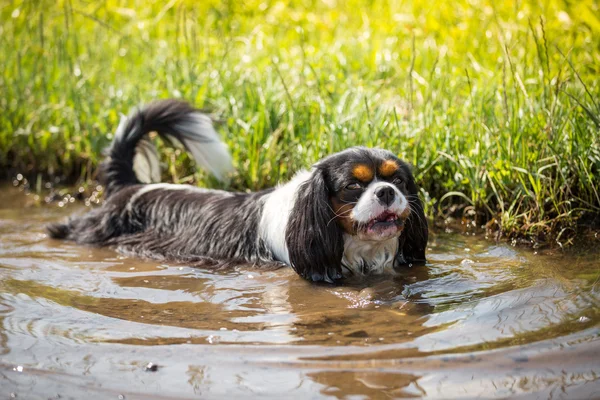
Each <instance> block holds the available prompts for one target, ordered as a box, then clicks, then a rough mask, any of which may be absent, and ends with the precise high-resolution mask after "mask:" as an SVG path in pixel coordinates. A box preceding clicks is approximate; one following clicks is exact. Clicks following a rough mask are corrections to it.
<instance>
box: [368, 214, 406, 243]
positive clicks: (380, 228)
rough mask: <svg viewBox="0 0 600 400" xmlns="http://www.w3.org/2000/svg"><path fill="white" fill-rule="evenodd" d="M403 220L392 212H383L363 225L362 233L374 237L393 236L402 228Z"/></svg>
mask: <svg viewBox="0 0 600 400" xmlns="http://www.w3.org/2000/svg"><path fill="white" fill-rule="evenodd" d="M404 220H405V218H403V217H402V216H400V215H398V214H396V213H394V212H392V211H384V212H382V213H381V214H379V215H378V216H377V217H375V218H373V219H371V220H369V222H367V223H366V224H365V225H364V233H366V234H367V235H369V236H374V237H389V236H393V235H395V234H397V233H398V232H399V231H401V230H402V229H403V228H404Z"/></svg>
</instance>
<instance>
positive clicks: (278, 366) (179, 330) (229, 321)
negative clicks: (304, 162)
mask: <svg viewBox="0 0 600 400" xmlns="http://www.w3.org/2000/svg"><path fill="white" fill-rule="evenodd" d="M0 193H2V194H0V382H1V383H2V384H1V385H0V386H2V388H5V387H6V388H8V389H6V390H9V391H13V392H15V393H20V394H21V397H22V398H44V399H45V398H47V397H48V396H46V394H47V393H57V394H62V395H72V396H74V397H79V395H82V394H83V393H85V395H86V397H88V398H106V397H107V396H109V397H110V396H113V395H114V396H115V398H116V396H118V395H119V394H123V395H127V396H128V398H130V397H133V398H135V396H138V395H139V396H141V397H143V398H182V397H183V398H186V397H195V396H198V395H200V396H202V397H206V398H211V397H221V396H234V397H235V396H248V395H250V394H252V395H269V396H273V397H280V396H295V397H306V396H311V397H315V396H316V397H318V396H322V397H333V398H346V397H348V396H351V395H356V396H359V397H361V396H362V397H374V398H379V397H413V396H416V397H421V396H428V397H434V398H435V397H438V398H451V397H457V398H464V397H465V396H466V395H467V394H468V395H469V396H473V397H476V396H484V397H507V396H516V395H521V394H532V395H535V396H541V397H548V396H557V395H560V396H567V397H569V396H571V395H572V396H575V397H588V396H592V397H594V394H595V395H600V392H599V390H600V389H599V382H600V380H599V379H598V376H597V375H598V372H599V371H600V366H599V364H598V361H597V360H598V359H600V354H599V353H600V350H599V349H600V346H598V340H599V333H600V332H599V328H598V323H599V322H600V311H599V310H600V307H599V305H600V304H599V302H600V293H599V290H598V284H597V282H598V279H599V277H600V271H599V267H598V263H597V255H594V254H589V253H588V254H578V255H577V257H573V256H571V255H569V256H563V255H561V254H557V253H552V254H537V255H535V254H533V253H532V252H530V251H526V250H518V249H515V248H512V247H510V246H506V245H503V244H498V245H496V244H493V243H490V242H487V241H485V240H482V239H481V238H474V237H466V236H460V235H439V236H436V237H434V238H433V240H432V243H431V250H430V252H429V254H430V256H429V259H430V263H429V265H428V266H426V267H423V268H414V269H406V270H404V271H402V272H401V273H399V274H397V275H395V276H385V277H373V278H371V279H369V280H368V281H367V282H361V281H349V282H347V283H346V284H345V285H343V286H328V285H312V284H309V283H307V282H304V281H303V280H301V279H299V278H298V277H297V276H296V274H295V273H293V272H292V271H291V270H289V269H282V270H278V271H269V272H260V271H256V270H255V269H252V268H239V269H237V270H234V271H227V272H210V271H206V270H198V269H193V268H190V267H188V266H186V265H176V264H164V263H160V262H155V261H144V260H139V259H135V258H129V257H124V256H122V255H119V254H117V253H115V252H113V251H112V250H110V249H92V248H84V247H80V246H75V245H72V244H68V243H63V242H56V241H51V240H48V239H47V238H46V237H45V235H44V233H43V224H44V223H46V222H49V221H53V220H56V219H58V218H61V217H62V216H63V215H65V214H69V213H72V212H73V211H74V208H73V207H74V206H72V205H70V206H69V207H70V209H67V210H58V209H56V208H52V207H35V206H32V205H31V204H30V207H29V208H27V207H28V202H27V201H23V200H20V201H17V200H15V198H16V199H18V196H21V197H22V196H23V195H22V194H15V193H13V192H8V191H2V192H0ZM3 196H9V197H10V199H8V198H7V199H6V201H3ZM75 207H77V206H76V205H75ZM148 362H154V363H156V364H158V365H159V369H158V371H157V372H154V373H148V372H145V371H144V366H145V365H146V364H147V363H148ZM18 365H20V366H22V367H23V371H21V372H19V371H18V370H16V369H15V367H16V366H18Z"/></svg>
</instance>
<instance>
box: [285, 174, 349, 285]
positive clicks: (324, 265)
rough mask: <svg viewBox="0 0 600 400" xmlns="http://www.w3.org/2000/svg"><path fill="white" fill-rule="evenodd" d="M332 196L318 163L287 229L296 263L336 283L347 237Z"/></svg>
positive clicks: (311, 276)
mask: <svg viewBox="0 0 600 400" xmlns="http://www.w3.org/2000/svg"><path fill="white" fill-rule="evenodd" d="M329 196H330V193H329V190H328V187H327V184H326V182H325V177H324V171H323V170H322V169H320V168H319V167H316V169H315V170H314V172H313V173H312V175H311V177H310V179H309V180H307V181H306V182H304V183H303V184H302V185H300V186H299V188H298V192H297V193H296V199H295V202H294V206H293V208H292V212H291V214H290V218H289V220H288V224H287V228H286V232H285V242H286V245H287V248H288V253H289V257H290V263H291V264H292V267H293V268H294V270H295V271H296V272H297V273H298V274H299V275H300V276H302V277H303V278H305V279H308V280H310V281H315V282H317V281H325V282H329V283H333V282H334V281H336V280H339V279H341V278H342V267H341V263H342V256H343V253H344V238H343V235H342V230H341V228H340V227H339V226H338V224H337V223H336V221H335V214H334V212H333V208H332V207H331V204H330V201H329Z"/></svg>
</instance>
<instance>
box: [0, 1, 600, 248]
mask: <svg viewBox="0 0 600 400" xmlns="http://www.w3.org/2000/svg"><path fill="white" fill-rule="evenodd" d="M0 7H1V10H0V14H1V21H2V22H1V27H0V30H1V32H0V33H1V34H0V52H1V54H2V55H3V56H2V57H0V69H1V70H2V75H1V77H0V89H1V91H2V93H3V95H2V96H1V97H0V106H1V109H2V112H1V113H0V168H3V169H7V168H14V169H16V170H19V171H21V172H23V173H24V174H26V175H35V174H36V173H44V174H49V175H54V174H56V175H65V176H69V177H72V178H78V179H81V180H86V179H92V178H93V172H94V169H95V166H96V165H97V163H98V161H99V158H100V152H101V149H102V148H103V147H104V146H105V145H106V144H107V143H108V142H109V140H110V137H111V132H112V131H113V130H114V128H115V127H116V125H117V122H118V118H119V113H127V112H128V111H129V110H130V109H131V108H132V107H133V106H135V105H138V104H140V103H144V102H147V101H149V100H151V99H155V98H165V97H172V96H176V97H182V98H185V99H188V100H190V101H191V102H193V103H194V104H195V105H197V106H199V107H205V108H208V109H210V110H212V111H213V112H214V113H215V114H216V115H217V116H218V117H220V118H221V119H222V121H223V123H222V124H221V126H220V131H221V132H222V134H223V136H224V137H225V139H226V140H227V142H228V143H229V145H230V147H231V149H232V150H233V154H234V158H235V162H236V163H237V167H238V170H239V175H238V176H237V177H236V179H235V180H234V183H233V186H234V187H236V188H251V189H258V188H262V187H265V186H270V185H273V184H274V183H276V182H277V181H278V180H280V179H286V178H288V177H289V176H290V175H291V174H293V173H294V171H296V170H297V169H299V168H302V167H306V166H308V165H310V164H311V163H312V162H314V161H315V160H317V159H319V158H320V157H322V156H324V155H326V154H329V153H331V152H334V151H338V150H341V149H344V148H346V147H348V146H351V145H357V144H361V145H367V146H379V147H385V148H388V149H390V150H392V151H395V152H396V153H398V154H399V155H400V156H401V157H403V158H405V159H406V160H408V161H409V162H411V163H412V164H413V165H414V166H415V172H416V176H417V179H418V181H419V183H420V185H421V187H422V188H423V193H422V194H423V198H424V199H425V200H426V202H427V204H428V211H429V213H430V214H434V213H435V212H436V211H442V212H454V214H455V215H459V216H465V217H467V218H469V219H475V220H477V223H478V224H481V223H484V222H487V223H488V227H489V228H490V229H498V228H501V229H502V232H503V234H504V235H505V236H509V237H510V236H512V237H514V236H520V237H530V238H536V239H538V240H545V241H558V242H560V243H567V242H568V241H569V240H570V239H571V238H572V237H573V236H574V234H575V231H576V227H577V221H578V220H579V221H580V222H581V221H587V222H589V221H592V220H593V219H594V218H596V219H597V218H598V215H600V184H599V182H600V178H599V177H600V139H599V136H600V135H599V133H598V132H599V129H600V95H599V94H600V78H599V77H600V19H599V18H598V15H600V9H599V8H598V7H599V6H598V3H596V2H593V1H578V2H569V3H565V2H563V1H559V0H547V1H545V2H543V4H538V2H533V1H524V2H523V1H521V2H516V3H514V2H506V3H498V2H489V3H488V2H484V1H479V0H477V1H464V0H457V1H454V2H441V1H440V2H436V1H434V2H431V1H415V2H409V1H407V2H392V1H382V0H372V1H359V0H349V1H335V0H333V1H329V0H328V1H322V2H320V1H310V0H300V1H290V0H284V1H278V2H275V1H265V2H263V1H253V0H249V1H245V2H237V1H226V2H221V1H203V2H194V1H185V0H179V1H178V0H173V1H153V2H147V1H137V2H135V1H134V2H125V1H121V2H118V1H99V2H87V1H82V0H71V1H63V2H55V1H19V2H4V3H3V4H2V5H1V6H0ZM167 157H168V158H170V159H177V160H178V161H185V157H184V156H181V155H178V154H176V153H167ZM176 164H177V165H179V166H178V167H177V168H171V169H170V171H169V173H170V175H173V176H175V177H176V178H179V179H184V180H188V179H190V177H189V176H188V175H189V174H191V173H192V171H193V169H192V168H191V166H190V165H189V163H187V162H182V163H176ZM194 178H195V180H197V181H200V182H202V183H204V184H207V183H208V184H211V182H207V179H208V178H207V177H206V176H204V175H203V174H202V173H201V172H200V173H195V175H194ZM212 184H214V182H213V183H212Z"/></svg>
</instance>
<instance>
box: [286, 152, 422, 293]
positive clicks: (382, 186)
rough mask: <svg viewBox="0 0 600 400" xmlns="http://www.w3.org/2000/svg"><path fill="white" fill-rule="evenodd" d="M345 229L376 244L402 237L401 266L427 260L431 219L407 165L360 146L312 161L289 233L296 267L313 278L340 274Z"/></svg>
mask: <svg viewBox="0 0 600 400" xmlns="http://www.w3.org/2000/svg"><path fill="white" fill-rule="evenodd" d="M344 233H346V234H348V235H351V236H355V237H357V238H358V239H359V240H361V241H371V242H374V243H375V242H380V241H387V240H390V239H392V238H394V237H397V238H398V240H399V246H398V254H396V264H397V265H400V264H405V263H414V262H419V261H424V260H425V246H426V244H427V224H426V221H425V216H424V214H423V208H422V205H421V202H420V201H419V199H418V191H417V186H416V184H415V182H414V178H413V176H412V173H411V170H410V167H409V165H408V164H406V163H405V162H403V161H402V160H400V159H399V158H398V157H396V156H395V155H394V154H393V153H391V152H389V151H385V150H380V149H368V148H363V147H356V148H351V149H348V150H345V151H342V152H340V153H336V154H334V155H331V156H329V157H327V158H324V159H323V160H321V161H319V162H318V163H317V164H315V165H314V166H313V172H312V175H311V178H310V179H309V180H307V181H306V182H305V183H304V184H303V185H302V186H300V188H299V190H298V193H297V198H296V201H295V203H294V207H293V210H292V214H291V215H290V220H289V224H288V228H287V232H286V244H287V246H288V251H289V255H290V262H291V264H292V266H293V267H294V269H295V270H296V271H297V272H298V273H299V274H300V275H302V276H303V277H305V278H306V279H309V280H313V281H320V280H324V281H335V280H337V279H340V278H341V276H342V274H341V260H342V256H343V252H344Z"/></svg>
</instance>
